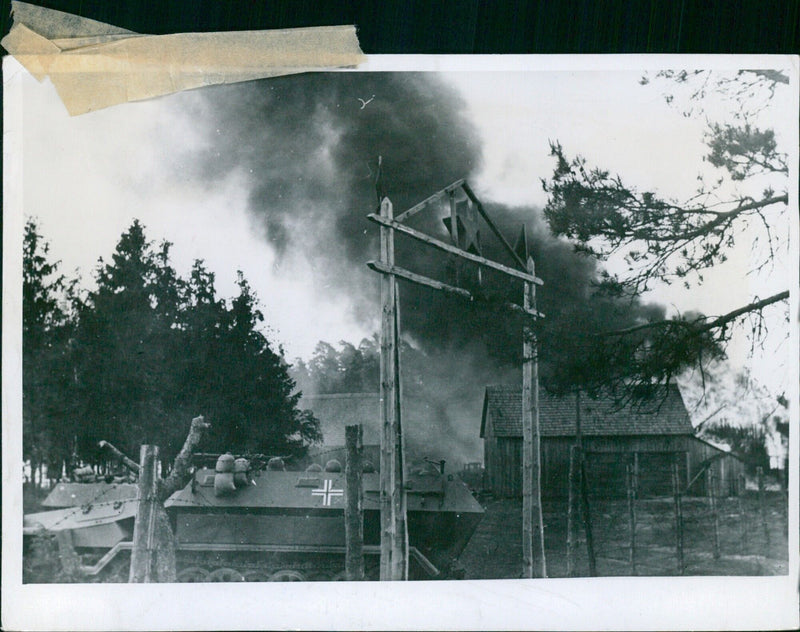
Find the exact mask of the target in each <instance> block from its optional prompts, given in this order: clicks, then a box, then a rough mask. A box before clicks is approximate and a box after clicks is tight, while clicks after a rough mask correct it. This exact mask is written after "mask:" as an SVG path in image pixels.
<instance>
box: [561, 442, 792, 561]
mask: <svg viewBox="0 0 800 632" xmlns="http://www.w3.org/2000/svg"><path fill="white" fill-rule="evenodd" d="M586 458H587V464H588V472H589V475H588V478H589V480H590V485H589V503H588V504H589V512H590V514H591V515H590V522H589V524H590V525H591V531H590V532H589V534H588V535H590V537H591V539H592V546H591V547H587V533H586V530H585V529H584V528H583V526H582V524H581V522H580V521H577V520H576V521H574V523H573V524H564V522H566V520H564V518H563V515H564V514H566V513H568V508H566V509H565V508H564V507H563V505H567V504H568V503H561V505H562V506H561V508H558V507H556V506H555V505H553V506H552V508H551V512H550V520H549V522H550V523H551V524H550V527H551V533H554V534H558V535H559V536H561V542H553V541H552V538H551V547H552V548H556V549H561V550H562V551H565V558H566V569H562V570H563V575H575V576H585V575H588V574H589V569H590V560H589V559H588V555H589V554H588V550H591V551H592V552H593V553H594V557H595V559H594V560H593V562H594V566H595V567H596V573H597V575H600V576H611V575H641V576H653V575H714V574H719V575H725V574H753V575H761V574H775V573H779V572H786V568H787V566H786V561H787V559H788V545H787V534H788V519H787V518H788V503H787V497H786V494H785V492H784V491H780V492H775V491H769V490H768V485H767V480H766V479H767V477H766V476H765V475H764V473H763V470H761V468H758V470H757V472H756V475H755V477H754V478H755V481H753V482H754V487H755V488H754V489H752V487H753V485H752V484H751V489H746V486H745V482H744V480H736V481H735V482H732V481H730V480H720V477H719V475H718V473H717V471H716V469H715V468H714V467H713V463H709V464H704V466H703V467H701V469H700V470H699V471H698V472H697V473H696V474H695V476H693V477H692V478H691V479H690V480H687V478H688V476H687V472H688V468H684V467H682V463H681V459H682V458H685V454H684V453H676V455H675V456H674V457H673V458H672V459H670V460H667V459H663V460H661V461H660V462H656V463H653V462H651V463H648V464H647V465H646V466H643V465H641V464H639V463H637V464H636V466H634V464H633V463H632V462H631V461H630V460H629V459H626V458H622V457H621V456H620V455H618V456H617V457H616V461H615V462H614V461H609V458H608V455H607V454H606V455H602V454H593V453H591V452H587V453H586ZM669 461H671V462H669ZM684 462H685V460H684ZM601 471H602V473H603V475H602V476H601V475H600V472H601ZM642 481H646V482H648V483H649V485H650V488H649V489H643V486H642V485H641V482H642ZM559 513H561V515H558V514H559ZM576 514H578V515H579V510H576ZM570 529H572V530H573V532H572V534H569V531H570ZM565 534H566V537H563V536H564V535H565ZM781 569H783V570H782V571H781ZM559 574H561V573H559Z"/></svg>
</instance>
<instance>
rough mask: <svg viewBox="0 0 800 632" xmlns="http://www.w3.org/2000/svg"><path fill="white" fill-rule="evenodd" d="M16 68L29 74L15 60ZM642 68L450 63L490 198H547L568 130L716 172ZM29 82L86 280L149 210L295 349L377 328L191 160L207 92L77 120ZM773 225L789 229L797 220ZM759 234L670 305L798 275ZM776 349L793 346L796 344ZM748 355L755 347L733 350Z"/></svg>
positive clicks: (66, 234) (69, 239) (579, 138)
mask: <svg viewBox="0 0 800 632" xmlns="http://www.w3.org/2000/svg"><path fill="white" fill-rule="evenodd" d="M9 66H10V68H11V70H12V72H19V73H22V74H23V75H27V73H25V71H24V70H22V69H21V67H19V65H18V64H16V62H15V61H13V60H10V62H9ZM641 76H642V72H641V71H640V70H628V71H603V72H599V71H591V70H573V71H563V70H562V71H552V72H522V71H519V70H517V71H513V72H492V73H482V72H451V73H446V74H445V75H444V78H445V80H446V81H447V82H449V83H451V84H452V85H453V86H455V87H456V88H457V89H458V91H459V92H460V93H461V94H462V95H463V96H464V98H465V100H466V102H467V104H468V105H467V112H468V115H469V117H470V118H471V119H472V121H473V122H474V124H475V125H476V127H477V129H478V131H479V134H480V139H481V144H482V148H483V156H484V162H483V167H482V170H481V171H480V173H479V174H478V175H477V180H475V181H474V182H473V183H472V184H473V188H475V189H476V190H477V191H478V193H479V195H480V196H481V198H482V199H483V200H484V201H497V202H502V203H505V204H512V205H538V206H543V205H544V203H545V202H546V195H545V193H544V192H543V190H542V187H541V183H540V179H541V178H547V177H548V176H550V175H551V173H552V169H553V160H552V158H550V157H549V155H548V154H549V146H548V143H549V141H550V140H558V141H560V142H561V143H562V145H563V146H564V149H565V150H566V152H567V153H568V154H569V155H574V154H576V153H580V154H582V155H584V156H586V157H587V159H588V160H589V162H590V164H592V165H598V166H602V167H604V168H608V169H610V170H611V171H612V172H619V173H620V174H622V175H623V176H624V178H625V180H626V181H627V182H630V183H631V184H634V185H636V186H638V187H640V188H642V189H649V190H655V191H658V192H659V193H661V194H662V195H665V196H667V197H674V198H677V199H685V198H686V197H688V196H689V195H691V193H692V192H693V190H694V187H695V186H696V175H697V174H698V172H700V171H703V170H706V171H707V172H708V170H709V166H708V165H707V164H704V163H703V161H702V157H703V155H704V154H705V153H707V150H706V148H705V147H704V145H703V143H702V141H703V131H704V126H705V123H704V121H703V119H702V118H701V117H689V118H687V117H684V116H682V115H681V113H680V112H679V111H678V110H677V109H675V108H670V107H668V106H667V105H666V103H665V101H664V98H663V95H662V87H661V86H654V85H650V86H641V85H639V79H640V77H641ZM22 83H23V86H24V93H23V99H24V122H23V127H24V130H23V135H24V138H23V141H24V161H23V179H24V209H25V213H26V214H27V215H31V216H35V217H37V218H38V219H39V221H40V223H41V229H42V232H43V233H44V235H45V237H46V238H47V239H48V240H49V241H50V243H51V246H52V255H53V257H54V258H57V259H60V260H61V263H62V271H64V272H66V273H72V272H73V271H74V270H75V269H80V271H81V275H82V277H83V279H84V280H85V281H87V282H88V281H89V280H90V276H91V275H90V273H91V271H92V270H93V268H94V267H95V265H96V263H97V259H98V257H100V256H103V257H106V258H107V257H108V256H109V255H110V254H111V253H112V252H113V249H114V246H115V244H116V242H117V240H118V238H119V236H120V234H121V232H122V231H123V230H124V229H125V228H126V227H127V226H129V225H130V223H131V221H132V220H133V218H139V219H140V220H141V221H142V222H143V223H144V224H145V226H146V227H147V234H148V236H149V237H150V238H151V239H155V240H160V239H165V238H166V239H168V240H170V241H172V242H173V243H174V249H173V262H174V264H175V266H176V267H177V269H178V271H179V272H180V273H184V274H185V273H186V272H187V271H188V269H189V266H190V265H191V262H192V261H193V260H194V259H195V258H203V259H205V260H206V262H207V264H208V266H209V267H210V268H211V269H212V270H213V271H215V272H216V275H217V289H218V291H219V293H220V295H221V296H225V297H230V296H232V295H233V294H234V293H235V284H234V282H235V278H236V270H237V269H241V270H243V271H244V273H245V276H246V278H247V279H248V280H249V281H250V283H251V284H252V286H253V287H254V289H255V290H256V292H257V293H258V295H259V296H260V297H261V299H262V301H263V302H264V303H265V304H266V306H267V308H266V310H265V312H266V319H267V324H268V325H269V327H270V328H271V334H270V335H271V337H272V339H273V340H274V341H276V342H278V343H280V344H282V345H283V346H284V348H285V350H286V354H287V357H288V358H289V359H293V358H295V357H297V356H300V357H304V358H306V357H308V356H309V355H310V353H311V352H312V351H313V348H314V345H315V344H316V342H317V341H318V340H327V341H330V342H336V341H339V340H341V339H345V340H349V341H353V342H357V341H358V340H359V339H360V338H361V337H363V336H366V335H369V334H371V333H372V331H374V330H375V329H377V324H378V296H377V295H376V297H375V321H374V323H364V322H360V321H357V320H356V319H355V318H354V317H353V315H352V313H351V312H350V307H351V306H350V303H349V301H348V298H347V296H345V295H343V294H342V293H341V292H332V291H326V288H325V287H324V286H322V285H321V281H320V278H319V275H317V274H316V273H315V270H314V262H313V253H308V252H293V253H291V254H290V256H288V257H285V258H283V259H280V261H279V260H278V258H277V257H276V254H275V253H274V252H273V250H272V248H271V247H270V245H269V244H268V242H267V240H266V239H265V238H264V235H263V234H262V233H260V231H263V228H261V227H260V225H257V224H255V223H254V222H253V219H252V217H251V215H250V214H249V213H248V195H249V193H250V191H249V189H248V187H249V184H248V183H249V182H250V178H252V177H257V174H252V173H246V172H244V171H237V170H236V169H234V170H232V171H231V172H230V173H229V174H228V175H227V176H226V177H225V178H224V180H222V181H219V180H217V181H214V182H213V183H212V182H210V181H209V180H204V179H203V178H201V177H200V176H199V175H198V172H197V170H196V169H194V168H193V158H194V155H195V154H196V153H197V152H198V151H200V150H207V149H208V147H207V143H208V142H209V141H208V138H209V136H208V134H207V131H208V130H206V129H204V128H203V125H204V124H205V122H204V120H203V117H202V116H200V117H198V116H196V112H198V111H200V112H202V109H203V108H202V103H201V102H202V96H201V93H200V92H199V91H195V92H187V93H182V94H178V95H173V96H170V97H164V98H159V99H154V100H151V101H146V102H141V103H131V104H125V105H119V106H115V107H112V108H108V109H105V110H101V111H98V112H94V113H90V114H86V115H82V116H78V117H69V116H68V115H67V113H66V110H65V108H64V106H63V105H62V103H61V102H60V100H59V98H58V96H57V94H56V92H55V90H54V88H53V86H52V85H51V84H50V82H49V81H48V80H45V81H44V82H43V83H38V82H37V81H36V80H35V79H33V78H32V77H30V76H29V75H28V76H24V77H23V80H22ZM785 92H788V90H786V91H785ZM370 96H371V95H353V96H352V98H353V100H356V99H358V98H359V97H362V98H365V99H366V98H368V97H370ZM379 96H380V95H378V98H379ZM707 105H708V109H709V111H711V112H712V113H719V115H720V116H726V115H727V114H726V113H725V111H724V110H725V107H726V106H725V105H724V104H722V105H720V104H718V103H715V102H714V100H713V99H709V100H708V104H707ZM790 105H791V104H790V102H789V101H786V102H785V103H777V104H776V106H775V107H774V108H773V109H772V110H770V111H769V114H768V117H769V123H770V124H771V126H773V127H775V128H776V131H777V132H778V140H779V143H781V145H782V147H784V148H785V149H786V148H788V147H789V146H792V142H791V139H792V138H793V136H792V134H796V131H795V127H794V119H793V117H792V116H791V111H790V107H789V106H790ZM366 107H369V105H367V106H366ZM715 108H718V109H715ZM190 110H191V111H192V112H193V113H194V114H192V115H189V114H187V112H189V111H190ZM14 131H18V130H14ZM6 133H8V130H7V132H6ZM432 192H433V191H431V193H432ZM795 203H796V201H795ZM371 210H372V209H370V208H364V209H354V212H362V213H363V214H364V215H366V214H367V213H368V212H370V211H371ZM397 210H398V211H399V210H402V209H397ZM369 228H370V229H373V227H369ZM775 228H776V230H777V231H780V232H781V233H782V234H784V235H785V234H788V226H776V227H775ZM749 241H750V240H749V238H748V236H747V235H742V236H741V239H739V240H738V246H737V250H736V252H735V253H734V256H732V257H731V261H730V263H729V264H728V265H727V266H725V267H724V269H720V270H717V271H715V272H714V273H711V274H709V275H707V277H706V284H705V285H704V287H703V289H702V290H700V291H697V290H695V291H692V292H686V291H682V290H680V289H679V288H670V289H666V288H659V289H658V290H657V292H656V293H655V294H654V295H652V296H651V297H650V298H651V299H652V300H658V301H659V302H663V303H665V304H668V305H671V306H672V307H671V309H672V310H680V311H685V310H689V309H699V310H701V311H703V312H705V313H707V314H717V313H724V312H726V311H728V310H730V309H733V308H735V307H738V306H740V305H742V304H744V303H746V302H748V301H749V300H751V299H752V297H753V296H755V295H759V296H761V297H764V296H768V295H770V294H772V293H774V292H777V291H780V290H782V289H785V288H787V287H789V286H790V285H791V283H792V279H793V277H792V272H790V271H791V270H792V268H793V266H791V265H790V262H789V261H787V260H786V259H785V258H783V260H781V261H779V262H778V263H777V264H776V266H775V267H774V268H773V269H771V270H769V271H768V273H765V274H761V275H759V276H752V275H751V276H747V272H748V270H749V269H750V268H751V251H750V246H749ZM545 281H546V282H557V280H545ZM778 323H779V319H776V320H775V322H774V323H773V329H776V331H775V332H774V334H773V338H774V340H776V341H777V340H779V339H780V338H782V332H781V331H777V328H778V327H780V326H782V325H779V324H778ZM771 344H772V343H771ZM775 344H778V343H777V342H776V343H774V344H773V347H774V345H775ZM777 348H778V349H782V351H780V353H782V354H786V356H785V357H788V348H787V346H786V345H783V347H777ZM771 349H772V348H771ZM774 353H775V351H774V349H773V350H771V351H770V352H769V355H770V356H774ZM762 355H763V354H762ZM734 356H736V357H737V358H738V362H741V361H742V358H743V357H744V354H743V352H741V351H739V352H737V351H736V350H734ZM771 364H772V365H774V364H775V362H774V357H773V361H772V362H771ZM781 364H783V363H782V362H781ZM758 366H761V365H760V364H759V365H758ZM758 370H759V371H762V370H761V369H758ZM767 372H768V370H767V369H763V380H764V381H765V382H767V383H768V384H769V386H770V387H771V388H773V389H775V390H777V391H778V392H780V391H781V390H782V389H783V388H785V386H781V384H782V377H781V376H784V377H785V375H786V371H785V370H783V371H777V372H775V371H772V372H773V373H775V375H766V373H767ZM784 381H785V380H784Z"/></svg>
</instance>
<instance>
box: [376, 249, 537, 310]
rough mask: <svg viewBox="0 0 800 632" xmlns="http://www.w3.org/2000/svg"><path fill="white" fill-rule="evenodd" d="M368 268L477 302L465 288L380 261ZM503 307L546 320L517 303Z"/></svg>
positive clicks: (504, 304) (507, 303)
mask: <svg viewBox="0 0 800 632" xmlns="http://www.w3.org/2000/svg"><path fill="white" fill-rule="evenodd" d="M367 267H368V268H369V269H370V270H373V271H375V272H382V273H383V274H393V275H394V276H396V277H399V278H401V279H403V280H405V281H409V282H411V283H416V284H417V285H422V286H425V287H429V288H432V289H434V290H440V291H442V292H447V293H448V294H454V295H456V296H460V297H461V298H465V299H467V300H468V301H474V300H475V296H474V295H473V294H472V292H470V291H469V290H465V289H464V288H461V287H455V286H453V285H448V284H447V283H442V282H441V281H437V280H435V279H431V278H429V277H426V276H423V275H421V274H417V273H416V272H411V270H406V269H405V268H400V267H398V266H387V265H385V264H383V263H382V262H380V261H367ZM503 307H505V308H506V309H510V310H513V311H515V312H522V313H523V314H527V315H528V316H533V317H534V318H544V314H543V313H542V312H540V311H537V310H534V309H527V310H526V309H525V308H524V307H522V305H517V304H516V303H511V302H505V303H503Z"/></svg>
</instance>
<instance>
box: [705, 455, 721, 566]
mask: <svg viewBox="0 0 800 632" xmlns="http://www.w3.org/2000/svg"><path fill="white" fill-rule="evenodd" d="M706 484H707V485H708V490H707V491H708V502H709V505H710V508H711V519H712V520H713V521H714V548H713V549H712V552H713V554H714V559H715V560H718V559H719V558H720V550H719V512H718V511H717V477H716V472H715V471H714V464H713V463H712V464H711V465H709V466H708V474H707V483H706Z"/></svg>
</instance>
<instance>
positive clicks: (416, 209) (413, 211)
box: [395, 178, 464, 222]
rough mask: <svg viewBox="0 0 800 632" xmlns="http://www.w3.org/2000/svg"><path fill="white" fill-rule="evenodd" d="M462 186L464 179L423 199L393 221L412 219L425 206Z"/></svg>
mask: <svg viewBox="0 0 800 632" xmlns="http://www.w3.org/2000/svg"><path fill="white" fill-rule="evenodd" d="M463 184H464V179H463V178H462V179H460V180H456V181H455V182H453V184H450V185H448V186H446V187H445V188H444V189H442V190H441V191H437V192H436V193H434V194H433V195H431V196H430V197H427V198H425V199H424V200H422V202H420V203H419V204H415V205H414V206H412V207H411V208H410V209H408V210H407V211H403V212H402V213H400V215H398V216H397V217H396V218H395V220H396V221H398V222H402V221H405V220H407V219H408V218H409V217H413V216H414V215H416V214H417V213H419V212H420V211H421V210H422V209H424V208H425V207H426V206H428V204H430V203H431V202H435V201H436V200H438V199H439V198H441V197H443V196H445V195H447V194H448V193H450V192H451V191H455V190H456V189H457V188H459V187H460V186H461V185H463Z"/></svg>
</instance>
